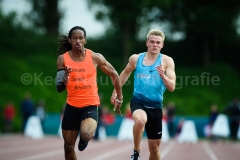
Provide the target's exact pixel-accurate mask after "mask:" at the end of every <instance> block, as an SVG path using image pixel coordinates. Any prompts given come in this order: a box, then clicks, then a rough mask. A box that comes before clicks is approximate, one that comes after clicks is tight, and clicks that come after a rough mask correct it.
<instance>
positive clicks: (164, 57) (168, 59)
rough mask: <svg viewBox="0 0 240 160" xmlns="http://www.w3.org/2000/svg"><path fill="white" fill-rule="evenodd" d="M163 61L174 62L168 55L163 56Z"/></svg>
mask: <svg viewBox="0 0 240 160" xmlns="http://www.w3.org/2000/svg"><path fill="white" fill-rule="evenodd" d="M162 59H163V60H166V61H173V58H172V57H170V56H168V55H166V54H162Z"/></svg>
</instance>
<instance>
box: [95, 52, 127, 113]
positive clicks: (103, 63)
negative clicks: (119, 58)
mask: <svg viewBox="0 0 240 160" xmlns="http://www.w3.org/2000/svg"><path fill="white" fill-rule="evenodd" d="M92 57H93V63H94V65H95V66H98V67H99V68H100V69H101V70H102V71H103V72H104V73H105V74H107V75H109V76H110V78H111V80H112V83H113V85H114V89H115V90H116V93H117V99H118V100H122V99H123V95H122V87H121V83H120V79H119V75H118V73H117V71H116V70H115V69H114V67H113V66H112V65H111V64H110V63H109V62H108V61H107V60H106V59H105V58H104V57H103V56H102V55H101V54H99V53H93V55H92ZM114 104H115V105H114V110H115V109H117V112H118V114H120V115H121V111H120V107H121V103H117V102H115V103H114Z"/></svg>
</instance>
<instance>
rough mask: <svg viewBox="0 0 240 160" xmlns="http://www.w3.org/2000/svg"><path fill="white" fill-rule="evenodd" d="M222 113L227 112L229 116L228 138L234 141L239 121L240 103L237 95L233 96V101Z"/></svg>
mask: <svg viewBox="0 0 240 160" xmlns="http://www.w3.org/2000/svg"><path fill="white" fill-rule="evenodd" d="M223 113H225V114H227V115H228V117H229V123H230V138H231V139H232V140H233V141H236V140H237V132H238V127H239V122H240V103H239V99H238V97H236V98H234V99H233V101H232V102H230V103H229V104H228V105H227V106H226V108H225V109H224V111H223Z"/></svg>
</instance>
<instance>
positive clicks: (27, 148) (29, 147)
mask: <svg viewBox="0 0 240 160" xmlns="http://www.w3.org/2000/svg"><path fill="white" fill-rule="evenodd" d="M56 145H59V144H56V143H53V144H43V145H38V144H36V145H35V146H33V145H31V144H28V145H27V146H18V147H11V148H4V149H0V154H5V153H13V152H21V151H30V150H35V149H40V148H45V147H49V146H56ZM62 146H63V145H62Z"/></svg>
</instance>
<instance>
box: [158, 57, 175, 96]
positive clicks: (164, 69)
mask: <svg viewBox="0 0 240 160" xmlns="http://www.w3.org/2000/svg"><path fill="white" fill-rule="evenodd" d="M162 61H163V64H162V65H160V66H157V71H158V73H159V74H160V76H161V78H162V79H163V82H164V84H165V86H166V88H167V89H168V90H169V91H170V92H173V91H174V90H175V86H176V74H175V65H174V61H173V59H172V58H171V57H169V56H166V55H163V58H162Z"/></svg>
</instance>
